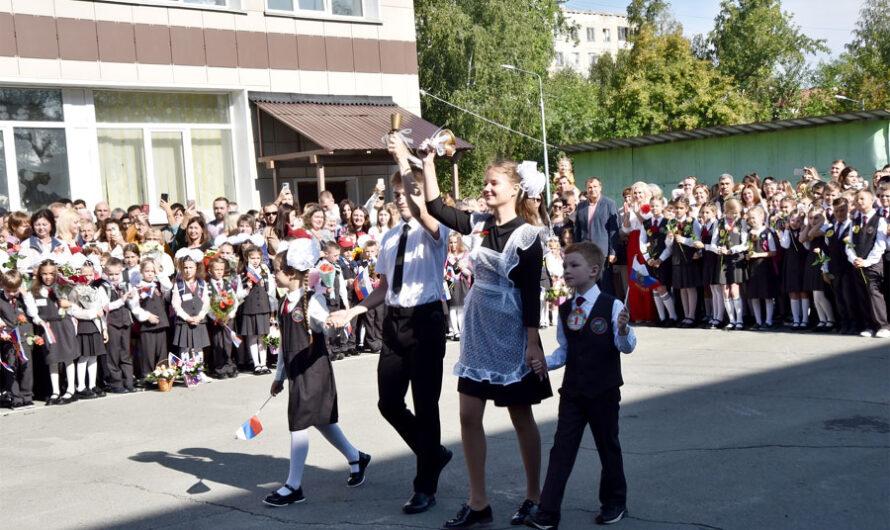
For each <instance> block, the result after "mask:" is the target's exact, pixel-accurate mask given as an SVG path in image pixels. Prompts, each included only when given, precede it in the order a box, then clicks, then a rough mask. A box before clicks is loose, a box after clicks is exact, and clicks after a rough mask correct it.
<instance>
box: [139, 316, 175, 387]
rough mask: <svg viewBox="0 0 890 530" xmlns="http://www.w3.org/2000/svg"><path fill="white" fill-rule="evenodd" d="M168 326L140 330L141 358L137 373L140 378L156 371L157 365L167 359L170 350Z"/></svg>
mask: <svg viewBox="0 0 890 530" xmlns="http://www.w3.org/2000/svg"><path fill="white" fill-rule="evenodd" d="M167 331H168V328H164V329H159V330H152V331H146V330H144V329H143V330H141V331H140V332H139V359H138V364H137V366H136V367H137V368H138V370H137V373H138V375H139V378H140V379H141V378H144V377H145V376H147V375H148V374H150V373H151V372H153V371H154V369H155V366H156V365H157V364H158V363H159V362H161V361H162V360H163V361H166V360H167V352H169V351H170V350H169V348H168V342H167Z"/></svg>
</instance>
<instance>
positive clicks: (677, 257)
mask: <svg viewBox="0 0 890 530" xmlns="http://www.w3.org/2000/svg"><path fill="white" fill-rule="evenodd" d="M687 225H688V226H689V228H691V227H692V219H690V220H688V221H685V220H684V221H680V222H679V223H678V224H677V233H679V234H681V235H682V234H684V233H688V232H687V231H688V230H689V228H687ZM681 227H682V228H681ZM693 235H694V233H693ZM671 244H672V245H673V246H674V248H673V252H672V254H671V263H673V264H674V265H685V264H689V263H691V262H692V259H693V256H694V255H695V253H696V252H698V250H696V248H695V247H690V246H686V245H683V244H681V243H677V242H676V241H673V242H672V243H671ZM656 257H657V256H656ZM684 258H685V259H684Z"/></svg>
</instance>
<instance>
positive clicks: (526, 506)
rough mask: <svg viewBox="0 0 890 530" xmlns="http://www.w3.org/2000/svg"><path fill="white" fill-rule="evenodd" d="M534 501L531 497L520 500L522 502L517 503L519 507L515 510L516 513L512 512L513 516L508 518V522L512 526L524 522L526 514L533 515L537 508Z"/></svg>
mask: <svg viewBox="0 0 890 530" xmlns="http://www.w3.org/2000/svg"><path fill="white" fill-rule="evenodd" d="M535 508H536V505H535V502H534V501H532V500H531V499H525V500H524V501H522V504H520V505H519V509H518V510H516V513H514V514H513V517H512V518H511V519H510V524H511V525H513V526H519V525H521V524H523V523H525V520H526V519H527V518H528V516H530V515H533V514H534V513H535V512H536V511H537V510H536V509H535Z"/></svg>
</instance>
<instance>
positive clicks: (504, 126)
mask: <svg viewBox="0 0 890 530" xmlns="http://www.w3.org/2000/svg"><path fill="white" fill-rule="evenodd" d="M420 95H422V96H427V97H430V98H433V99H435V100H436V101H440V102H442V103H444V104H446V105H448V106H449V107H454V108H456V109H457V110H459V111H461V112H465V113H467V114H469V115H470V116H473V117H476V118H479V119H480V120H482V121H484V122H486V123H490V124H492V125H494V126H496V127H500V128H501V129H506V130H508V131H510V132H511V133H513V134H518V135H519V136H522V137H523V138H527V139H529V140H531V141H533V142H537V143H539V144H542V145H543V144H544V142H542V141H541V140H539V139H538V138H535V137H534V136H529V135H527V134H525V133H521V132H519V131H517V130H515V129H511V128H510V127H507V126H506V125H502V124H500V123H498V122H496V121H494V120H490V119H488V118H486V117H485V116H481V115H479V114H476V113H475V112H473V111H472V110H470V109H465V108H463V107H461V106H459V105H455V104H454V103H451V102H449V101H445V100H444V99H442V98H440V97H438V96H435V95H433V94H430V93H429V92H427V91H426V90H423V89H420ZM547 147H553V148H555V149H559V147H557V146H555V145H553V144H547Z"/></svg>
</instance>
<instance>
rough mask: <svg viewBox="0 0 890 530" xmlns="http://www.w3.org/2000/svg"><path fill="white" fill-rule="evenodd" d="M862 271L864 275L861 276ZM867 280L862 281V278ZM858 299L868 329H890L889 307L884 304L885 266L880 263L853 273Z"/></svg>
mask: <svg viewBox="0 0 890 530" xmlns="http://www.w3.org/2000/svg"><path fill="white" fill-rule="evenodd" d="M860 271H862V274H860ZM863 275H864V276H865V280H866V281H863V280H862V276H863ZM853 278H854V281H853V285H854V286H855V292H856V299H857V300H858V301H859V305H860V307H861V309H860V311H861V312H862V313H863V314H864V315H865V323H866V327H868V328H871V329H872V330H879V329H890V324H888V323H887V306H886V305H885V303H884V293H882V292H881V291H882V289H883V288H884V285H883V282H884V264H883V263H881V262H878V263H877V264H875V265H872V266H871V267H868V268H865V269H858V270H856V271H855V272H854V273H853Z"/></svg>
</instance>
